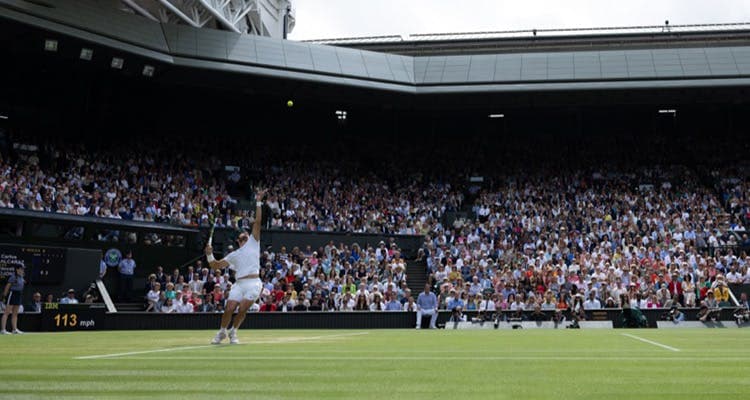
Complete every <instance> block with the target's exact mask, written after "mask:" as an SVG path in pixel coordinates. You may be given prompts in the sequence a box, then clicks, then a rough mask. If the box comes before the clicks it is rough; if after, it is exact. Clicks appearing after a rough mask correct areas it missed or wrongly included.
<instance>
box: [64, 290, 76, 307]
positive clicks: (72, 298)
mask: <svg viewBox="0 0 750 400" xmlns="http://www.w3.org/2000/svg"><path fill="white" fill-rule="evenodd" d="M60 304H78V299H77V298H76V291H75V289H68V292H67V296H66V297H63V298H62V299H60Z"/></svg>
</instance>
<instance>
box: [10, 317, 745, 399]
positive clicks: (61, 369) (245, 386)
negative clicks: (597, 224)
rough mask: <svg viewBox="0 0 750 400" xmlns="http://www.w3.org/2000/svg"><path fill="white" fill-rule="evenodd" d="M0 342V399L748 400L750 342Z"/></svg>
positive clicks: (547, 338)
mask: <svg viewBox="0 0 750 400" xmlns="http://www.w3.org/2000/svg"><path fill="white" fill-rule="evenodd" d="M214 333H215V332H214V331H119V332H106V331H102V332H74V333H28V334H25V335H12V336H11V335H7V336H0V354H2V355H3V356H2V361H0V382H2V383H1V384H0V399H14V400H20V399H53V398H55V399H58V398H62V399H66V398H67V399H72V398H75V399H85V398H88V399H109V398H118V399H155V398H175V399H234V398H237V399H239V398H242V399H393V400H396V399H444V398H458V399H461V400H465V399H553V398H554V399H599V400H601V399H606V400H614V399H657V398H658V399H661V400H664V399H680V400H684V399H687V398H690V399H698V398H709V397H710V398H722V399H741V398H747V396H748V393H750V379H748V378H749V377H750V346H748V344H750V330H747V329H694V330H693V329H671V330H655V329H651V330H588V331H587V330H571V329H560V330H541V329H540V330H498V331H495V330H474V331H466V330H460V331H453V330H421V331H415V330H371V331H344V330H335V331H327V330H311V331H299V330H285V331H269V330H262V331H251V330H241V331H240V335H239V337H240V340H241V341H242V344H240V345H229V344H223V345H219V346H212V345H209V344H208V342H209V340H210V339H211V338H212V337H213V335H214Z"/></svg>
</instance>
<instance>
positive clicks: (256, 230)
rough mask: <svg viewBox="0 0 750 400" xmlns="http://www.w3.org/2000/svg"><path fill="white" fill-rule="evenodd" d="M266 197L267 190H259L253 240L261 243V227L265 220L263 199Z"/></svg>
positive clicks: (256, 195)
mask: <svg viewBox="0 0 750 400" xmlns="http://www.w3.org/2000/svg"><path fill="white" fill-rule="evenodd" d="M265 197H266V189H259V190H258V191H257V193H256V194H255V200H256V201H255V222H253V238H255V240H256V241H258V242H260V226H261V224H262V221H261V220H262V219H263V199H264V198H265Z"/></svg>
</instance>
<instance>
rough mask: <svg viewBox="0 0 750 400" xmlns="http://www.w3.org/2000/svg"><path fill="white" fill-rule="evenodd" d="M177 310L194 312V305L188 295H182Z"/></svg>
mask: <svg viewBox="0 0 750 400" xmlns="http://www.w3.org/2000/svg"><path fill="white" fill-rule="evenodd" d="M175 311H177V312H178V313H191V312H193V305H192V304H190V303H189V302H188V298H187V296H183V297H182V301H180V302H179V303H177V305H176V306H175Z"/></svg>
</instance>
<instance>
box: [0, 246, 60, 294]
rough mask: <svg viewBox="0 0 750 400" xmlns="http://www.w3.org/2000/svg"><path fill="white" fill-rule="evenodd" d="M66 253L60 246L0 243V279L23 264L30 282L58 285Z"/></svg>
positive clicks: (3, 278)
mask: <svg viewBox="0 0 750 400" xmlns="http://www.w3.org/2000/svg"><path fill="white" fill-rule="evenodd" d="M66 254H67V250H66V249H64V248H60V247H43V246H25V245H12V244H0V281H5V279H6V277H8V276H11V275H13V274H14V273H15V269H16V266H17V265H23V266H24V267H25V268H26V280H28V282H29V283H30V284H34V285H58V284H60V283H61V282H62V281H63V279H64V278H65V261H66Z"/></svg>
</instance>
